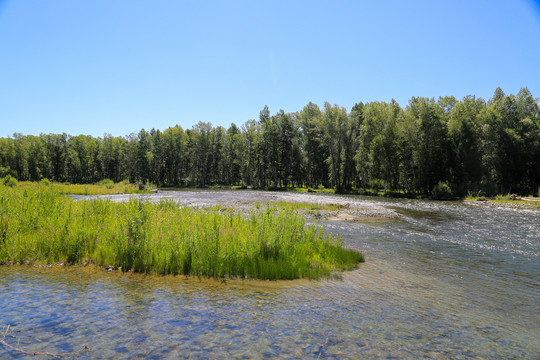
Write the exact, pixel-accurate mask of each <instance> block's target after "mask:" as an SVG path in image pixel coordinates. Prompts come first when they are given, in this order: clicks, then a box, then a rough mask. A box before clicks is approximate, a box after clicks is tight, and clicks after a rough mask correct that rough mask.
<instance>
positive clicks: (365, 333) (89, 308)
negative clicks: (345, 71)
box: [0, 192, 540, 359]
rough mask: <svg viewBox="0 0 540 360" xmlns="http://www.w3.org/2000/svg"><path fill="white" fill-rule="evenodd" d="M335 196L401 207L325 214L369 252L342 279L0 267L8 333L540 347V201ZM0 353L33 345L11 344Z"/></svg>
mask: <svg viewBox="0 0 540 360" xmlns="http://www.w3.org/2000/svg"><path fill="white" fill-rule="evenodd" d="M207 193H210V195H202V197H203V198H205V197H208V198H211V193H212V192H207ZM219 194H220V195H219V197H224V198H227V196H228V197H229V198H231V197H232V198H235V199H237V198H238V197H239V195H238V193H236V192H235V193H232V194H231V193H229V192H220V193H219ZM240 194H242V195H240V196H246V197H248V195H243V194H249V193H248V192H246V193H243V192H241V193H240ZM196 195H197V194H196V193H195V194H193V195H190V196H193V197H196ZM199 195H200V194H199ZM306 195H307V194H306ZM311 196H313V195H311ZM214 198H216V196H215V197H214ZM294 199H296V200H295V201H306V198H304V197H302V195H301V194H300V195H294ZM307 199H313V198H311V197H309V198H307ZM336 199H337V200H338V201H343V202H352V201H356V202H363V203H365V204H366V206H389V207H392V208H393V209H395V210H396V211H398V212H399V213H400V214H402V215H403V216H402V218H401V219H400V220H389V221H379V220H377V221H367V222H361V223H359V222H355V223H352V222H325V223H323V224H322V226H324V227H325V228H326V229H327V230H328V231H331V232H333V233H339V234H343V238H344V241H345V243H346V244H347V246H350V247H354V248H357V249H360V250H361V251H363V252H364V254H365V255H366V263H365V264H362V265H361V266H360V268H359V269H357V270H355V271H351V272H347V273H344V274H343V276H342V279H337V280H336V279H333V280H322V281H307V280H298V281H290V282H289V281H280V282H260V281H240V280H232V281H227V282H226V283H223V282H220V281H217V280H206V279H185V278H183V277H170V276H167V277H156V276H144V275H134V274H121V273H117V272H106V271H103V270H101V269H92V268H80V267H71V268H69V267H68V268H63V267H60V268H58V267H57V268H55V267H53V268H39V269H36V268H29V267H24V266H23V267H19V266H16V267H0V309H2V312H1V316H0V330H1V327H2V326H7V325H10V334H11V335H12V336H15V337H16V338H8V339H6V341H9V342H10V343H11V344H13V345H16V344H17V343H19V346H20V347H21V348H24V349H25V350H27V351H50V352H78V351H79V350H81V349H82V348H83V347H84V346H88V347H89V350H87V351H84V352H81V353H79V357H80V358H88V359H93V358H115V359H117V358H137V357H139V358H150V359H152V358H155V359H162V358H186V357H191V358H249V359H251V358H261V359H262V358H276V357H282V358H313V359H318V358H320V359H328V358H335V359H358V358H411V359H414V358H420V357H426V358H441V359H447V358H488V359H490V358H505V359H523V358H529V359H534V358H539V357H540V344H539V342H538V338H539V329H540V318H539V316H540V311H539V310H540V309H539V304H540V294H539V289H540V280H539V279H540V264H539V263H540V262H539V259H540V245H539V241H540V238H539V234H540V212H524V211H510V210H506V209H491V208H481V207H475V206H471V205H464V204H459V203H439V202H424V201H411V200H401V201H395V200H394V201H381V200H373V199H363V198H358V197H338V196H332V197H331V200H328V201H335V200H336ZM204 201H207V200H204ZM208 201H209V200H208ZM0 358H1V359H12V358H23V356H22V355H20V354H17V353H16V352H14V351H8V350H7V349H6V348H2V347H0Z"/></svg>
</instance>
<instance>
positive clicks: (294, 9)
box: [0, 0, 540, 137]
mask: <svg viewBox="0 0 540 360" xmlns="http://www.w3.org/2000/svg"><path fill="white" fill-rule="evenodd" d="M497 86H500V87H501V88H502V89H503V90H504V91H505V93H507V94H509V93H513V94H515V93H517V92H518V91H519V89H520V88H521V87H528V88H529V90H530V91H531V92H532V94H533V96H535V97H539V96H540V4H539V2H538V1H531V0H515V1H470V0H468V1H432V0H430V1H359V0H358V1H339V0H337V1H291V0H289V1H265V2H263V1H232V0H227V1H226V0H222V1H161V0H156V1H134V0H129V1H128V0H125V1H120V0H118V1H108V0H88V1H83V0H81V1H73V0H66V1H61V0H51V1H43V0H24V1H15V0H12V1H2V0H0V137H8V136H12V135H13V133H15V132H19V133H22V134H33V135H38V134H40V133H62V132H66V133H68V134H70V135H79V134H89V135H93V136H103V134H104V133H110V134H112V135H113V136H124V135H128V134H129V133H132V132H138V131H139V130H140V129H142V128H144V129H146V130H150V129H152V128H155V129H160V130H165V129H166V128H168V127H169V126H174V125H176V124H178V125H181V126H182V127H183V128H184V129H186V128H191V127H192V126H193V125H195V124H196V123H197V122H199V121H205V122H210V123H212V124H213V125H214V126H224V127H225V128H227V127H229V125H230V124H231V123H232V122H234V123H236V124H237V125H241V124H243V123H244V122H245V121H247V120H249V119H255V118H258V115H259V111H260V110H261V109H262V108H263V107H264V105H265V104H267V105H268V106H269V108H270V112H271V113H272V114H274V113H276V112H277V111H279V110H280V109H283V110H285V111H286V112H294V111H299V110H301V109H302V108H303V107H304V106H305V105H306V104H307V103H308V102H309V101H312V102H314V103H316V104H318V105H319V106H321V107H322V105H323V104H324V102H325V101H328V102H330V103H332V104H338V105H339V106H342V107H345V108H347V110H350V108H351V107H352V106H353V105H354V104H355V103H357V102H360V101H362V102H364V103H365V102H369V101H390V100H391V99H392V98H394V99H396V100H397V101H398V102H399V103H400V105H401V106H402V107H405V106H406V105H407V103H408V100H409V99H410V98H411V97H412V96H425V97H435V98H438V97H439V96H446V95H453V96H456V97H457V98H458V99H461V98H462V97H463V96H466V95H476V96H478V97H482V98H485V99H489V98H490V97H491V96H492V94H493V92H494V90H495V89H496V87H497Z"/></svg>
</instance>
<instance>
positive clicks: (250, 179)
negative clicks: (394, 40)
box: [0, 88, 540, 196]
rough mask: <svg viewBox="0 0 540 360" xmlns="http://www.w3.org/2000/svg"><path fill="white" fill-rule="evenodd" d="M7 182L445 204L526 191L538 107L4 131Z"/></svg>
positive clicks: (392, 109)
mask: <svg viewBox="0 0 540 360" xmlns="http://www.w3.org/2000/svg"><path fill="white" fill-rule="evenodd" d="M7 175H11V176H13V177H15V178H17V179H18V180H19V181H21V182H23V181H39V180H40V179H42V178H47V179H50V180H51V181H52V182H54V183H55V184H56V183H64V184H65V183H67V182H70V183H73V184H96V183H100V182H103V181H104V182H103V183H102V184H103V185H105V186H106V187H107V186H108V187H109V188H110V189H109V190H115V189H116V184H118V183H119V182H120V181H122V180H124V179H127V183H126V184H124V185H125V186H128V187H129V185H128V183H131V184H135V183H141V184H149V183H151V184H155V186H168V187H171V186H177V187H178V186H181V187H185V186H190V187H192V186H199V187H209V186H210V187H211V186H241V187H245V188H248V187H250V188H255V189H261V188H273V189H281V188H293V187H298V188H302V187H310V188H312V189H317V188H319V187H324V188H325V189H332V190H335V191H337V192H344V191H351V190H353V189H362V191H363V192H366V191H367V189H368V188H371V189H373V190H377V193H379V191H378V189H384V190H383V191H382V194H386V193H388V192H391V193H396V192H406V193H409V194H418V195H422V196H429V194H430V193H431V191H432V190H433V188H434V187H435V186H437V184H438V183H439V182H445V183H447V184H448V185H449V186H451V188H452V189H453V192H454V195H456V196H464V195H465V194H467V193H469V192H471V191H472V192H476V191H480V190H481V191H483V192H484V193H485V194H486V195H495V194H497V193H509V192H510V193H519V194H522V195H525V194H534V193H535V192H536V191H537V189H538V187H539V186H540V106H539V103H538V99H535V98H534V97H533V96H532V94H531V93H530V91H529V90H528V89H527V88H523V89H521V90H520V91H519V92H518V93H517V94H516V95H512V94H510V95H506V94H504V92H503V91H502V90H501V89H497V90H496V91H495V94H494V95H493V98H492V99H490V100H488V101H485V100H483V99H480V98H476V97H474V96H466V97H464V98H463V99H462V100H457V99H455V98H454V97H441V98H439V99H438V100H436V99H434V98H432V99H428V98H421V97H413V98H412V99H411V100H410V101H409V102H408V104H407V106H405V107H404V108H403V107H401V106H400V105H399V104H398V103H397V102H396V101H395V100H392V101H390V102H370V103H366V104H364V103H361V102H360V103H357V104H355V105H354V106H353V108H352V109H351V110H350V112H347V110H346V109H344V108H341V107H339V106H338V105H331V104H329V103H325V104H324V107H323V109H320V108H319V107H318V106H317V105H316V104H313V103H311V102H310V103H308V104H307V105H306V106H305V107H304V108H303V109H302V110H301V111H299V112H297V113H285V112H284V111H283V110H280V111H278V112H277V113H275V114H274V115H272V114H271V113H270V110H269V109H268V107H267V106H265V107H264V108H263V110H261V112H260V116H259V119H258V120H248V121H247V122H245V123H244V124H243V125H242V126H237V125H235V124H231V125H230V127H229V128H228V129H225V128H223V127H221V126H218V127H213V126H212V125H211V124H210V123H203V122H199V123H198V124H196V125H195V126H193V127H192V128H191V129H186V130H184V129H183V128H181V127H180V126H174V127H170V128H168V129H166V130H165V131H163V132H161V131H160V130H155V129H152V130H150V131H146V130H144V129H141V130H140V131H139V132H138V133H133V134H130V135H127V136H125V137H112V136H111V135H105V136H104V137H103V138H94V137H92V136H85V135H79V136H70V135H67V134H65V133H64V134H42V135H40V136H32V135H27V136H25V135H22V134H14V136H13V138H0V178H3V177H5V176H7ZM109 179H110V180H109ZM113 184H115V185H114V188H113ZM153 186H154V185H152V187H153ZM147 188H148V185H147ZM85 190H87V193H89V194H91V193H92V192H93V189H92V186H90V185H88V187H87V188H83V189H82V193H85V192H84V191H85ZM115 191H116V190H115Z"/></svg>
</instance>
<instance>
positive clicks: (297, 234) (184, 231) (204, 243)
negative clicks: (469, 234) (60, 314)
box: [0, 185, 363, 279]
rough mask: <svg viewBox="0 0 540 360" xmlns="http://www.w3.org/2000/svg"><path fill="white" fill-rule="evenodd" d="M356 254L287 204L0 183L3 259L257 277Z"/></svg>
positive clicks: (284, 275) (298, 272)
mask: <svg viewBox="0 0 540 360" xmlns="http://www.w3.org/2000/svg"><path fill="white" fill-rule="evenodd" d="M361 261H363V256H362V254H360V253H358V252H357V251H353V250H348V249H344V248H343V241H342V239H340V238H335V237H333V236H331V235H329V234H327V233H325V232H324V231H323V230H322V229H321V228H320V227H317V225H316V224H311V225H310V226H306V224H305V222H304V219H303V218H302V217H301V216H299V215H298V214H297V213H296V212H295V211H294V210H292V209H290V210H286V209H283V206H281V205H280V206H274V205H269V206H267V207H265V208H264V209H258V210H257V209H255V210H254V211H253V212H252V213H250V214H249V215H246V214H241V213H239V212H234V211H233V210H225V211H224V210H223V209H219V210H212V209H204V210H203V209H201V210H197V209H192V208H186V207H181V206H179V205H178V204H177V203H175V202H172V201H162V202H160V203H155V204H154V203H150V202H148V201H144V200H140V199H139V200H134V199H133V200H130V201H128V202H120V203H115V202H112V201H110V200H106V199H99V200H88V201H73V200H71V199H70V198H67V197H64V196H61V195H60V192H59V191H58V190H57V189H56V188H55V187H52V186H48V185H39V186H30V187H24V186H18V187H14V188H9V187H6V186H0V263H6V262H14V263H59V262H63V263H69V264H85V263H91V264H96V265H100V266H113V267H117V268H120V269H122V270H123V271H135V272H142V273H157V274H184V275H191V276H208V277H218V278H222V277H241V278H259V279H294V278H303V277H306V278H319V277H325V276H330V275H331V274H332V273H333V272H334V271H342V270H348V269H352V268H354V267H356V266H357V265H358V262H361Z"/></svg>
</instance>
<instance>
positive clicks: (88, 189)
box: [17, 180, 149, 195]
mask: <svg viewBox="0 0 540 360" xmlns="http://www.w3.org/2000/svg"><path fill="white" fill-rule="evenodd" d="M17 187H20V188H23V189H28V190H30V189H38V188H40V187H50V188H52V189H53V190H54V191H55V192H57V193H58V194H60V195H112V194H140V193H147V192H149V191H148V190H139V187H138V186H137V185H135V184H130V183H128V182H119V183H113V182H112V181H110V180H109V181H103V182H101V183H99V184H62V183H51V182H49V181H48V180H45V181H44V180H42V181H41V182H40V183H36V182H30V181H23V182H19V183H18V185H17Z"/></svg>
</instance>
